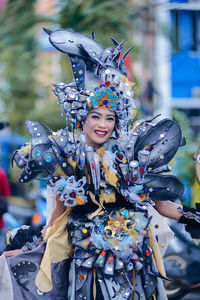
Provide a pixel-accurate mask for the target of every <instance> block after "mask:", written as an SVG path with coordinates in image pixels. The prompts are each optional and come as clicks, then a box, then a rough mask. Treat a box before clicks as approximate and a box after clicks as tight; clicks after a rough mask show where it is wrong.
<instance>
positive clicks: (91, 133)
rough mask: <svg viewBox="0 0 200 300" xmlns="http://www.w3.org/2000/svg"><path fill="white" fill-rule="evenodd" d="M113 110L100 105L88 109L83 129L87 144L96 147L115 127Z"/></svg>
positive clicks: (107, 137) (104, 140)
mask: <svg viewBox="0 0 200 300" xmlns="http://www.w3.org/2000/svg"><path fill="white" fill-rule="evenodd" d="M115 121H116V120H115V112H113V111H110V110H109V109H108V108H102V107H101V106H100V107H98V108H95V109H92V110H90V111H89V113H88V115H87V118H86V121H85V123H84V126H83V129H84V131H85V135H86V140H87V145H91V146H93V147H96V146H98V145H101V144H103V143H105V142H106V141H107V140H108V139H109V138H110V136H111V134H112V133H113V130H114V128H115Z"/></svg>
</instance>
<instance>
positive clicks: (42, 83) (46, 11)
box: [0, 0, 200, 227]
mask: <svg viewBox="0 0 200 300" xmlns="http://www.w3.org/2000/svg"><path fill="white" fill-rule="evenodd" d="M43 26H44V27H46V28H49V29H56V28H66V29H67V28H68V29H69V28H71V29H72V30H74V31H78V32H81V33H85V34H88V35H91V31H92V30H93V31H94V32H95V37H96V39H97V40H98V41H99V42H101V43H102V44H103V45H104V46H105V47H108V46H111V45H112V41H111V39H110V37H111V36H112V37H114V38H115V39H116V40H118V41H121V40H123V39H124V40H125V46H124V51H125V50H127V49H128V47H129V46H131V45H133V44H134V45H135V47H134V51H131V53H130V54H129V55H128V56H127V59H126V65H127V68H128V71H129V79H130V80H132V81H134V82H135V88H134V90H135V100H136V105H137V108H138V113H137V118H144V119H148V118H149V117H152V116H153V115H156V114H159V113H161V114H162V117H163V118H164V117H170V118H173V119H175V120H176V121H177V122H178V123H179V124H180V126H181V127H182V130H183V134H184V135H185V137H186V141H187V144H186V146H185V147H183V148H181V149H180V150H179V151H178V153H177V155H176V159H174V160H173V161H172V162H171V163H172V165H173V167H174V173H175V174H176V175H178V176H179V177H180V178H181V179H182V180H183V181H184V183H185V186H186V190H185V193H184V195H183V197H182V199H180V200H181V201H182V202H184V203H185V204H187V205H189V206H194V204H195V203H196V202H200V187H199V184H198V182H197V180H196V177H195V171H194V161H193V154H194V153H195V152H196V150H197V148H198V146H199V144H200V1H199V0H171V1H170V0H154V1H153V0H127V1H124V0H70V1H67V0H29V1H27V0H0V53H1V54H0V121H7V122H9V124H10V126H9V127H7V128H5V129H3V130H2V131H1V132H0V166H1V167H2V168H3V169H4V170H5V172H6V174H7V176H8V179H9V183H10V185H11V190H12V194H11V196H9V197H8V201H9V212H10V213H11V214H12V216H14V218H15V221H17V222H18V223H19V224H21V223H22V222H23V223H24V222H26V223H31V222H35V223H36V224H40V223H42V222H45V221H44V219H43V216H42V213H41V212H40V210H42V209H45V204H44V205H43V206H42V208H37V204H36V201H35V199H40V200H41V199H43V198H44V199H45V192H44V190H45V186H44V184H41V183H40V182H39V181H37V182H36V183H31V184H27V185H20V184H19V183H18V176H19V173H20V172H19V171H18V170H17V169H15V168H13V169H12V168H11V163H10V158H11V155H12V153H13V152H14V151H15V150H16V149H17V148H19V147H20V146H21V145H22V144H24V143H25V142H26V141H27V140H28V138H29V137H28V132H27V130H26V127H25V121H26V120H27V119H28V120H35V121H39V122H43V123H45V124H47V125H48V126H49V127H50V128H51V129H52V130H58V129H59V128H63V127H64V126H65V118H64V116H63V113H62V110H61V108H60V107H59V106H58V105H57V100H56V97H55V96H54V94H53V92H52V84H53V83H56V82H57V81H63V82H70V81H71V79H72V73H71V66H70V63H69V60H68V58H67V56H65V55H64V54H63V55H62V54H61V53H59V52H58V51H56V50H55V49H54V48H53V47H52V46H51V45H50V43H49V41H48V36H47V34H45V33H44V31H43V29H42V27H43ZM43 202H44V203H45V201H43ZM38 210H39V214H38V215H37V213H38ZM5 219H6V218H5ZM13 222H14V221H13ZM16 224H17V223H15V225H16ZM7 225H8V226H11V227H12V221H11V219H9V217H8V220H7ZM13 226H14V223H13Z"/></svg>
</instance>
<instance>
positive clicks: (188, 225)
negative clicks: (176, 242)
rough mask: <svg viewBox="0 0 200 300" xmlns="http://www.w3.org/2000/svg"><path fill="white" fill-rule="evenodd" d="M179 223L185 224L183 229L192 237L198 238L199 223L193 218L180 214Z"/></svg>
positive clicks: (199, 234)
mask: <svg viewBox="0 0 200 300" xmlns="http://www.w3.org/2000/svg"><path fill="white" fill-rule="evenodd" d="M178 222H179V223H181V224H184V225H185V230H186V231H187V232H189V234H190V235H191V237H192V238H193V239H200V223H199V222H197V221H195V220H194V219H189V218H186V217H184V216H181V217H180V219H179V221H178Z"/></svg>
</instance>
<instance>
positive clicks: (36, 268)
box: [0, 30, 198, 300]
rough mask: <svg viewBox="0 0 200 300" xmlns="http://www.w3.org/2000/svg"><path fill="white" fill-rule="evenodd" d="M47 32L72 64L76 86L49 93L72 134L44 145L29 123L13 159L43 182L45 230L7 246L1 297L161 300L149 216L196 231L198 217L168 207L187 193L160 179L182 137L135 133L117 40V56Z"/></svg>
mask: <svg viewBox="0 0 200 300" xmlns="http://www.w3.org/2000/svg"><path fill="white" fill-rule="evenodd" d="M46 32H47V33H48V34H49V38H50V42H51V43H52V44H53V46H55V47H56V48H57V49H58V50H60V51H62V52H65V53H67V54H68V55H69V57H70V60H71V62H72V69H73V74H74V79H75V80H74V81H73V82H72V83H70V84H64V83H58V84H57V85H55V90H54V92H55V94H56V95H57V96H58V98H59V101H60V102H61V103H62V105H63V107H64V110H65V113H66V118H67V120H68V121H70V122H71V129H72V133H69V131H68V128H67V127H66V128H65V129H63V130H60V131H59V132H58V133H53V132H52V134H51V135H50V136H48V135H47V134H46V131H45V130H44V128H43V127H42V126H41V124H39V123H38V122H30V121H27V128H28V130H29V132H30V135H31V145H25V146H24V147H23V148H22V149H21V150H19V151H18V152H17V153H16V154H15V156H14V160H15V162H16V164H17V165H18V166H19V167H21V168H23V169H24V170H23V172H22V174H21V176H20V182H28V181H30V180H32V179H34V178H36V177H37V176H38V175H39V174H41V173H46V174H48V197H47V206H48V207H47V212H48V213H47V217H48V218H47V225H46V226H45V228H44V229H43V230H42V236H43V238H42V236H41V235H38V234H37V233H35V232H33V231H31V230H30V229H27V228H25V229H24V228H22V229H20V230H19V231H18V232H17V233H15V234H12V236H11V237H10V240H9V244H10V245H9V246H8V247H7V250H10V251H7V252H5V253H4V256H3V257H2V259H1V260H0V263H1V264H2V266H4V270H5V272H4V274H5V276H6V278H7V281H6V283H5V280H3V279H4V278H5V277H4V278H3V279H2V280H1V282H3V283H4V287H3V288H1V292H2V295H3V291H4V290H5V289H7V291H8V290H9V291H10V299H17V298H18V299H39V298H40V297H43V298H44V299H70V300H73V299H76V300H78V299H114V300H119V299H135V300H136V299H140V300H147V299H159V300H164V299H166V296H165V293H164V290H163V285H162V280H161V278H163V277H164V276H165V273H164V268H163V264H162V258H161V255H160V250H159V247H158V244H157V241H156V239H155V236H154V232H153V230H152V225H151V217H149V214H148V207H150V206H154V207H155V208H156V209H157V211H158V212H160V213H161V214H162V215H165V216H167V217H171V218H174V219H176V220H183V221H184V222H185V220H187V221H188V220H190V219H188V217H190V218H192V219H193V221H195V222H196V221H197V224H198V220H195V218H196V219H198V218H197V215H196V212H195V211H191V212H189V213H188V212H186V213H185V212H184V210H185V208H184V209H183V208H182V207H181V206H178V205H177V204H175V203H173V202H170V201H168V200H169V199H172V200H173V199H176V198H177V197H178V196H180V195H181V194H182V193H183V191H184V188H183V184H182V183H181V182H180V180H178V179H177V178H176V177H175V176H171V175H161V174H159V173H161V172H164V171H169V166H168V162H169V161H170V160H171V159H172V157H173V156H174V154H175V153H176V151H177V149H178V147H179V146H181V145H182V144H183V139H182V132H181V130H180V128H179V126H178V125H177V124H176V123H175V122H174V121H172V120H168V119H164V120H162V121H160V122H158V123H157V124H153V123H152V122H153V120H149V121H144V120H142V121H139V122H137V123H135V124H133V114H134V110H133V109H134V101H133V91H132V89H131V83H130V82H129V81H128V80H127V78H126V76H125V75H126V68H125V65H124V57H122V59H121V61H120V62H119V56H120V52H121V44H119V43H117V42H116V41H115V40H113V41H114V47H112V48H108V49H104V48H103V46H102V45H100V44H99V43H97V42H96V41H95V40H94V38H89V37H87V36H84V35H81V34H78V33H73V32H71V31H67V30H66V31H65V30H57V31H54V32H51V31H49V30H46ZM77 41H78V42H79V43H78V44H77ZM91 49H92V50H91ZM189 222H190V221H189ZM19 236H21V237H22V238H21V240H22V242H21V245H18V246H17V247H16V241H18V240H19ZM24 236H26V237H25V238H24ZM21 246H23V247H22V249H20V248H21ZM16 248H18V249H16ZM14 249H15V250H14ZM16 254H17V255H16ZM5 258H6V259H5ZM8 278H9V280H8ZM8 288H10V289H8Z"/></svg>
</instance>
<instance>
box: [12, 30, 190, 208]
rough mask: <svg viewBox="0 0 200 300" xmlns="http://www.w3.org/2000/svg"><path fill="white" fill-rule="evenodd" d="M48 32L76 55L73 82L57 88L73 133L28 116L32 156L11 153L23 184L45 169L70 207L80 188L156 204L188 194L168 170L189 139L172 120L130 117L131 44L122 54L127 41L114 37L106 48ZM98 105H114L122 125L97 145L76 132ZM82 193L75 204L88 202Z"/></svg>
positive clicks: (77, 37)
mask: <svg viewBox="0 0 200 300" xmlns="http://www.w3.org/2000/svg"><path fill="white" fill-rule="evenodd" d="M45 31H46V32H47V33H48V35H49V41H50V43H51V44H52V45H53V46H54V47H55V48H56V49H57V50H59V51H61V52H64V53H66V54H67V55H68V56H69V58H70V60H71V64H72V71H73V75H74V80H73V81H72V82H71V83H69V84H65V83H63V82H59V83H57V84H55V85H54V93H55V94H56V96H57V97H58V101H59V102H60V103H61V104H62V106H63V108H64V111H65V114H66V119H67V121H70V122H71V128H72V132H73V133H69V132H68V128H67V127H66V128H65V129H63V130H61V131H60V132H59V133H58V134H56V133H53V134H52V135H50V136H48V135H47V133H46V131H45V130H44V128H43V127H42V125H41V124H39V123H38V122H30V121H27V128H28V130H29V132H30V135H31V147H30V149H29V152H30V153H29V155H28V157H27V151H26V148H23V149H21V150H20V151H18V152H17V153H15V155H14V160H15V162H16V163H17V165H18V166H19V167H21V168H24V170H23V172H22V174H21V176H20V182H28V181H30V180H32V179H34V178H36V177H38V175H40V174H41V173H45V174H47V175H48V176H49V179H50V184H51V185H52V187H54V190H55V192H56V193H57V194H60V195H61V201H64V203H65V205H66V206H74V205H78V203H77V200H76V201H72V200H73V198H74V197H73V196H74V195H76V196H77V193H76V192H75V191H76V189H77V188H78V187H79V190H80V191H79V193H78V197H79V196H80V195H83V194H84V192H83V187H84V189H85V190H88V191H91V192H92V193H93V194H94V195H96V196H100V195H102V192H103V193H104V194H105V197H110V198H109V199H110V200H109V201H111V202H112V201H114V200H113V197H111V195H113V194H112V193H113V192H115V191H117V192H119V193H120V194H121V195H122V196H123V197H124V198H125V199H126V201H129V202H130V203H132V204H134V205H136V203H143V204H144V203H145V202H149V201H150V202H151V200H150V199H151V198H152V199H158V200H173V199H176V198H178V197H180V196H181V195H182V194H183V192H184V186H183V184H182V182H181V181H180V180H179V179H178V178H177V177H175V176H173V175H169V174H167V175H164V174H163V173H164V172H169V171H171V166H170V165H169V162H170V161H171V159H172V158H173V157H174V155H175V153H176V152H177V150H178V148H179V147H180V146H182V145H183V144H184V138H183V135H182V131H181V129H180V127H179V125H178V124H177V123H176V122H175V121H173V120H170V119H163V120H161V121H160V122H157V123H156V122H155V118H154V119H152V120H147V121H144V120H140V121H137V122H136V123H133V115H134V108H135V105H134V99H133V95H134V93H133V91H132V88H131V87H132V83H130V82H129V81H128V79H127V77H126V75H127V71H126V66H125V64H124V58H125V56H126V54H127V53H128V51H129V50H130V49H129V50H128V51H127V52H126V53H125V54H124V55H123V56H122V58H121V59H120V54H121V50H122V44H123V42H122V43H117V42H116V41H115V43H114V46H113V47H110V48H107V49H105V48H104V47H103V46H102V45H101V44H100V43H98V42H97V41H96V40H95V39H94V38H90V37H88V36H85V35H83V34H80V33H76V32H72V31H70V30H62V29H61V30H55V31H50V30H46V29H45ZM99 106H102V107H103V108H108V109H109V110H112V111H114V112H115V113H116V116H117V122H116V123H117V124H116V130H115V132H114V133H113V136H111V138H110V140H109V141H108V142H107V143H106V144H104V145H102V147H99V148H98V149H93V148H92V147H91V146H87V145H86V139H85V135H84V132H82V133H80V134H79V135H78V134H76V133H75V132H76V131H77V130H78V128H79V127H81V128H82V127H83V122H84V119H85V117H86V115H87V113H88V112H89V110H90V109H91V108H96V107H99ZM82 178H83V180H82ZM86 185H87V188H86ZM70 186H71V189H70ZM72 187H73V188H72ZM70 195H71V196H70ZM75 198H77V197H75ZM66 199H70V201H67V200H66ZM83 199H84V200H83ZM83 199H82V198H81V200H80V201H79V198H78V202H80V204H85V203H86V201H85V198H83ZM105 201H106V200H105Z"/></svg>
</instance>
